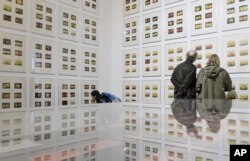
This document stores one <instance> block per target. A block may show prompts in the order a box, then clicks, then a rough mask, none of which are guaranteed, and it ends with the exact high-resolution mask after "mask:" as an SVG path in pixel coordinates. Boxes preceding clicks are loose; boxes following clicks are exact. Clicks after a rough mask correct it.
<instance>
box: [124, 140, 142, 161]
mask: <svg viewBox="0 0 250 161" xmlns="http://www.w3.org/2000/svg"><path fill="white" fill-rule="evenodd" d="M123 149H125V150H124V153H123V161H128V160H131V161H136V160H139V157H140V142H139V140H136V139H131V138H123Z"/></svg>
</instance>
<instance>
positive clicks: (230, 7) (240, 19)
mask: <svg viewBox="0 0 250 161" xmlns="http://www.w3.org/2000/svg"><path fill="white" fill-rule="evenodd" d="M249 7H250V4H249V3H248V2H247V1H246V0H223V12H222V13H223V18H222V20H223V30H224V31H226V30H233V29H240V28H246V27H250V20H249V17H250V11H249Z"/></svg>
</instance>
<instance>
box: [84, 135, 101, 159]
mask: <svg viewBox="0 0 250 161" xmlns="http://www.w3.org/2000/svg"><path fill="white" fill-rule="evenodd" d="M98 142H99V140H98V138H94V139H91V140H86V141H85V140H84V141H82V142H80V148H79V153H80V154H81V155H80V157H79V158H81V161H89V160H93V161H95V160H98V157H99V151H98V149H99V148H100V147H99V146H100V145H99V143H98Z"/></svg>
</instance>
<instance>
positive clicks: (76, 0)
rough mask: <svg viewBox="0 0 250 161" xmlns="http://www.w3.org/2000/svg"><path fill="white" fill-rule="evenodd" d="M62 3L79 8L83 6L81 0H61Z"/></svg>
mask: <svg viewBox="0 0 250 161" xmlns="http://www.w3.org/2000/svg"><path fill="white" fill-rule="evenodd" d="M59 1H60V2H61V3H64V4H66V5H69V6H72V7H76V8H79V7H80V4H81V0H59Z"/></svg>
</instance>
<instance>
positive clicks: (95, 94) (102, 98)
mask: <svg viewBox="0 0 250 161" xmlns="http://www.w3.org/2000/svg"><path fill="white" fill-rule="evenodd" d="M91 96H92V100H95V101H96V103H110V102H112V101H111V100H110V99H109V98H108V97H107V96H106V95H104V94H100V92H99V91H98V90H94V91H92V92H91Z"/></svg>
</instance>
